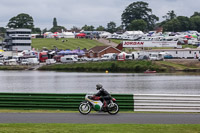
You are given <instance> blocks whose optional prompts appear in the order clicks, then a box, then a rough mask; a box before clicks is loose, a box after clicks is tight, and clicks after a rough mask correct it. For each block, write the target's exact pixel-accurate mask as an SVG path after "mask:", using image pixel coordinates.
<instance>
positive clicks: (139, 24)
mask: <svg viewBox="0 0 200 133" xmlns="http://www.w3.org/2000/svg"><path fill="white" fill-rule="evenodd" d="M146 28H147V23H146V22H145V21H144V20H142V19H138V20H133V21H132V22H131V24H130V25H129V29H131V30H141V31H145V30H146Z"/></svg>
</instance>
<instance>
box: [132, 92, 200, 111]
mask: <svg viewBox="0 0 200 133" xmlns="http://www.w3.org/2000/svg"><path fill="white" fill-rule="evenodd" d="M134 111H158V112H200V95H172V94H168V95H167V94H135V95H134Z"/></svg>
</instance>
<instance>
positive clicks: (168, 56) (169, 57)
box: [164, 54, 173, 59]
mask: <svg viewBox="0 0 200 133" xmlns="http://www.w3.org/2000/svg"><path fill="white" fill-rule="evenodd" d="M164 59H173V56H172V55H170V54H167V55H165V56H164Z"/></svg>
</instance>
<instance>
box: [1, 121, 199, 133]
mask: <svg viewBox="0 0 200 133" xmlns="http://www.w3.org/2000/svg"><path fill="white" fill-rule="evenodd" d="M94 132H95V133H102V132H103V133H199V132H200V126H199V125H197V124H191V125H187V124H44V123H40V124H22V123H19V124H0V133H94Z"/></svg>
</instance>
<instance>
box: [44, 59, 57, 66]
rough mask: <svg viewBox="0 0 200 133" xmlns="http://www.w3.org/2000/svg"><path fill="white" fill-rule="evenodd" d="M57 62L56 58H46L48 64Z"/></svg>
mask: <svg viewBox="0 0 200 133" xmlns="http://www.w3.org/2000/svg"><path fill="white" fill-rule="evenodd" d="M55 63H56V61H55V60H54V59H47V60H46V64H47V65H50V64H55Z"/></svg>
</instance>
